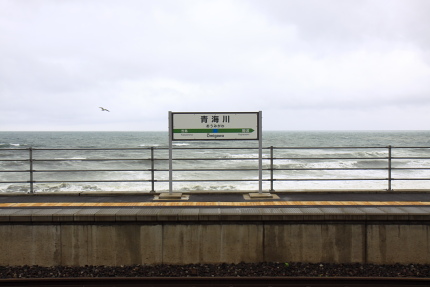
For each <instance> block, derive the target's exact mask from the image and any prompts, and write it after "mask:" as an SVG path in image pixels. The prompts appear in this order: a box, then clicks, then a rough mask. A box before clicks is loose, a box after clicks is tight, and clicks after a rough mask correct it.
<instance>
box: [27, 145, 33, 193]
mask: <svg viewBox="0 0 430 287" xmlns="http://www.w3.org/2000/svg"><path fill="white" fill-rule="evenodd" d="M28 151H29V160H30V193H34V186H33V183H34V180H33V148H31V147H30V148H28Z"/></svg>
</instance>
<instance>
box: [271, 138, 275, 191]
mask: <svg viewBox="0 0 430 287" xmlns="http://www.w3.org/2000/svg"><path fill="white" fill-rule="evenodd" d="M270 191H275V190H274V189H273V146H270Z"/></svg>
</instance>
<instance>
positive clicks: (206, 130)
mask: <svg viewBox="0 0 430 287" xmlns="http://www.w3.org/2000/svg"><path fill="white" fill-rule="evenodd" d="M175 115H180V117H183V116H185V117H189V116H190V115H192V116H193V117H198V116H200V117H203V116H210V117H216V116H218V117H219V116H222V117H223V121H224V125H223V124H220V125H221V126H217V127H211V126H210V124H208V123H205V122H200V124H201V125H196V126H189V127H188V126H181V125H180V126H177V125H176V124H177V123H175V122H174V117H175ZM234 115H236V116H239V117H241V116H244V115H249V116H251V118H252V116H254V115H255V116H256V119H255V120H256V123H254V125H255V124H256V126H255V130H254V129H253V128H254V126H249V127H247V126H248V125H247V126H235V123H234V124H233V125H230V123H227V120H228V121H229V120H230V116H232V117H233V116H234ZM200 119H201V121H203V120H202V118H200ZM218 119H219V118H218ZM262 119H263V116H262V112H261V111H259V112H236V113H234V112H224V113H223V112H216V113H215V112H195V113H179V112H171V111H169V193H170V194H172V193H173V144H172V142H173V141H208V140H209V141H219V140H258V157H259V158H258V170H259V171H258V178H259V181H258V183H259V184H258V192H259V193H262V192H263V136H262V130H263V129H262ZM218 123H219V122H218ZM218 123H217V124H218ZM181 124H183V123H181ZM194 124H195V123H194ZM205 124H206V126H205ZM239 124H242V125H243V124H244V122H242V121H239ZM249 124H250V125H252V124H253V123H249ZM207 125H209V126H207ZM222 125H223V126H222ZM250 129H253V131H252V132H250ZM253 132H256V133H257V134H256V135H255V138H254V135H252V136H247V135H249V134H251V133H253ZM174 133H180V134H190V135H191V136H188V135H187V136H185V139H184V138H180V139H179V138H175V135H174ZM194 133H198V134H206V138H205V137H204V136H201V135H199V136H197V137H194V136H193V134H194ZM222 133H229V134H230V136H227V137H226V136H224V137H221V136H216V135H220V134H222ZM231 134H233V137H232V136H231ZM234 134H237V138H236V137H235V136H234ZM240 134H242V135H240ZM212 135H213V136H212Z"/></svg>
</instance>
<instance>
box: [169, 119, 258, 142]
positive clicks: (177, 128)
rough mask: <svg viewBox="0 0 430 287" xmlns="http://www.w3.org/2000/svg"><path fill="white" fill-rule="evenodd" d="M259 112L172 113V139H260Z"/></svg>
mask: <svg viewBox="0 0 430 287" xmlns="http://www.w3.org/2000/svg"><path fill="white" fill-rule="evenodd" d="M259 118H260V117H259V113H258V112H237V113H234V112H226V113H203V112H198V113H175V112H172V113H171V119H170V120H171V123H170V125H171V131H170V132H171V133H172V134H171V139H172V140H174V141H186V140H259V139H260V134H259V127H260V124H261V123H260V120H259Z"/></svg>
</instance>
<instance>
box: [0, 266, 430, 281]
mask: <svg viewBox="0 0 430 287" xmlns="http://www.w3.org/2000/svg"><path fill="white" fill-rule="evenodd" d="M193 276H196V277H260V276H270V277H276V276H291V277H298V276H299V277H302V276H304V277H421V278H423V277H430V265H423V264H408V265H402V264H394V265H375V264H358V263H356V264H331V263H289V262H285V263H277V262H276V263H275V262H264V263H239V264H188V265H167V264H162V265H131V266H83V267H76V266H53V267H41V266H27V265H24V266H1V267H0V278H2V279H6V278H65V277H193Z"/></svg>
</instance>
